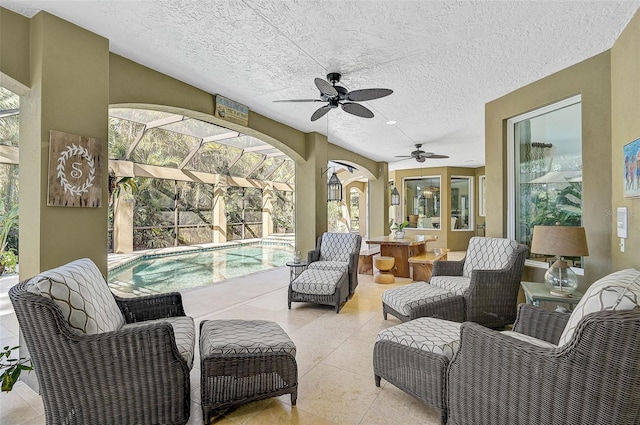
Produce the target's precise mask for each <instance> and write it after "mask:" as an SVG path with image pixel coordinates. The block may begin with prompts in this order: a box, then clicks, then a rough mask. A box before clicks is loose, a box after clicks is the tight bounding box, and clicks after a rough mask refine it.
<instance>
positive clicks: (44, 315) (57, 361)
mask: <svg viewBox="0 0 640 425" xmlns="http://www.w3.org/2000/svg"><path fill="white" fill-rule="evenodd" d="M69 282H70V283H69ZM78 282H79V283H78ZM67 284H68V285H70V286H68V285H67ZM100 285H102V287H100ZM74 287H75V289H80V290H78V291H76V290H74ZM47 288H56V289H55V290H51V291H50V294H49V295H51V297H49V296H48V295H47V294H45V293H44V292H40V293H39V291H45V290H48V289H47ZM69 288H71V289H69ZM96 289H98V290H97V291H96ZM65 293H66V295H65ZM61 294H62V295H61ZM80 296H82V297H84V298H83V299H82V300H81V303H85V302H86V301H87V300H88V299H89V300H90V299H91V297H92V296H95V298H94V299H93V300H92V301H96V304H94V305H92V306H91V307H84V308H85V310H80V309H76V308H77V305H78V304H77V303H76V304H75V305H73V304H74V302H76V301H78V299H79V297H80ZM9 297H10V298H11V302H12V303H13V307H14V309H15V312H16V316H17V318H18V322H19V324H20V329H21V330H22V333H23V335H24V339H25V341H26V345H27V347H28V349H29V354H30V357H31V361H32V364H33V366H34V370H35V373H36V376H37V378H38V383H39V385H40V394H41V395H42V400H43V402H44V411H45V417H46V421H47V423H48V424H54V423H55V424H58V423H64V424H78V425H79V424H107V423H109V424H134V423H139V424H185V423H186V422H187V421H188V419H189V413H190V391H191V389H190V382H189V373H190V366H191V363H192V361H193V344H194V335H195V328H194V326H193V319H191V318H190V317H186V316H185V313H184V309H183V307H182V301H181V297H180V294H179V293H171V294H163V295H158V296H146V297H137V298H126V299H125V298H119V297H116V296H113V294H111V291H109V289H108V287H107V284H106V282H105V281H104V278H103V277H102V276H101V275H100V272H99V271H98V269H97V267H96V266H95V264H93V263H92V262H91V260H88V259H83V260H76V261H74V262H72V263H69V264H67V265H65V266H62V267H59V268H57V269H53V270H50V271H47V272H44V273H42V274H40V275H38V276H36V277H35V278H32V279H29V280H27V281H24V282H21V283H19V284H17V285H16V286H14V287H13V288H11V289H10V291H9ZM109 297H111V300H109ZM98 304H101V305H98ZM105 305H106V306H109V308H111V313H113V312H114V311H118V312H119V313H118V314H119V315H120V317H118V316H117V315H115V316H112V317H110V318H109V317H107V316H108V315H109V314H110V313H109V312H107V309H105V308H104V306H105ZM114 309H115V310H114ZM78 319H79V320H78ZM158 319H162V320H158ZM145 321H147V322H146V323H141V322H145ZM189 327H190V329H189ZM182 337H184V338H185V339H181V338H182ZM183 343H184V344H183ZM189 344H190V345H191V347H189ZM189 348H190V352H189Z"/></svg>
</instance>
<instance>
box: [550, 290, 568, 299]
mask: <svg viewBox="0 0 640 425" xmlns="http://www.w3.org/2000/svg"><path fill="white" fill-rule="evenodd" d="M549 293H550V294H551V295H553V296H554V297H558V298H571V296H572V295H571V293H570V292H567V291H560V290H558V289H552V290H551V291H549Z"/></svg>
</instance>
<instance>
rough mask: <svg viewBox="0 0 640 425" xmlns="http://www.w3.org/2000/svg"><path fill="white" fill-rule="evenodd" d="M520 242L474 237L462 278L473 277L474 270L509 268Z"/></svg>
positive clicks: (470, 244) (468, 249)
mask: <svg viewBox="0 0 640 425" xmlns="http://www.w3.org/2000/svg"><path fill="white" fill-rule="evenodd" d="M517 248H518V242H517V241H513V240H510V239H505V238H485V237H476V236H474V237H473V238H471V240H470V241H469V247H468V248H467V254H466V256H465V259H464V267H463V268H462V276H466V277H471V272H472V271H473V270H476V269H478V270H500V269H503V268H505V267H506V266H507V264H508V263H509V258H510V257H511V254H513V252H514V251H515V250H516V249H517Z"/></svg>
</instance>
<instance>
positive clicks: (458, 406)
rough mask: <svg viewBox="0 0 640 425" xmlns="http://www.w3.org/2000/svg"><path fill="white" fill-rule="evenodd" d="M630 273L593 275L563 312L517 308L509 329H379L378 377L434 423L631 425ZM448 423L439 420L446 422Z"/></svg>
mask: <svg viewBox="0 0 640 425" xmlns="http://www.w3.org/2000/svg"><path fill="white" fill-rule="evenodd" d="M638 335H640V271H638V270H635V269H627V270H622V271H619V272H616V273H612V274H610V275H608V276H605V277H603V278H602V279H600V280H599V281H597V282H596V283H594V284H593V285H591V287H589V289H588V290H587V291H586V293H585V294H584V296H583V297H582V299H581V300H580V302H579V303H578V305H577V306H576V307H575V309H574V310H573V312H572V313H571V314H569V313H558V312H551V311H547V310H544V309H541V308H540V307H536V306H532V305H529V304H522V305H520V306H519V308H518V315H517V319H516V322H515V324H514V328H513V331H503V332H498V331H495V330H491V329H488V328H486V327H484V326H480V325H478V324H477V323H472V322H465V323H462V324H461V323H455V322H451V321H447V320H441V319H435V318H432V317H421V318H417V319H415V320H412V321H409V322H406V323H402V324H400V325H397V326H393V327H391V328H388V329H385V330H383V331H381V332H380V333H379V334H378V337H377V341H376V344H375V346H374V351H373V369H374V375H375V382H376V385H378V386H379V385H380V380H381V378H383V379H385V380H387V381H388V382H390V383H392V384H393V385H395V386H397V387H398V388H400V389H402V390H403V391H405V392H407V393H409V394H411V395H413V396H415V397H417V398H418V399H420V400H421V401H423V402H424V403H426V404H428V405H430V406H432V407H434V408H436V409H438V410H439V411H440V412H441V420H442V423H449V424H452V425H453V424H455V425H466V424H477V425H485V424H486V425H494V424H498V425H500V424H522V425H527V424H531V425H534V424H535V425H538V424H576V425H578V424H637V423H639V419H640V402H639V397H640V344H638V342H637V338H638ZM447 421H448V422H447Z"/></svg>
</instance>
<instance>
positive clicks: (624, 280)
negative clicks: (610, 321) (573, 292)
mask: <svg viewBox="0 0 640 425" xmlns="http://www.w3.org/2000/svg"><path fill="white" fill-rule="evenodd" d="M639 299H640V271H638V270H636V269H626V270H620V271H617V272H615V273H611V274H610V275H607V276H605V277H603V278H602V279H600V280H598V281H596V282H595V283H593V285H591V286H590V287H589V289H587V291H586V292H585V293H584V296H583V297H582V298H581V299H580V301H579V302H578V304H577V305H576V307H575V308H574V309H573V312H572V313H571V316H570V317H569V321H568V322H567V326H566V327H565V328H564V331H563V332H562V335H561V336H560V341H559V342H558V347H562V346H563V345H565V344H566V343H567V342H569V341H570V340H571V338H572V337H573V334H574V332H575V330H576V327H577V326H578V323H579V322H580V321H581V320H582V319H583V318H584V317H585V316H586V315H587V314H589V313H594V312H597V311H610V310H633V309H636V308H640V305H639V303H638V300H639Z"/></svg>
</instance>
